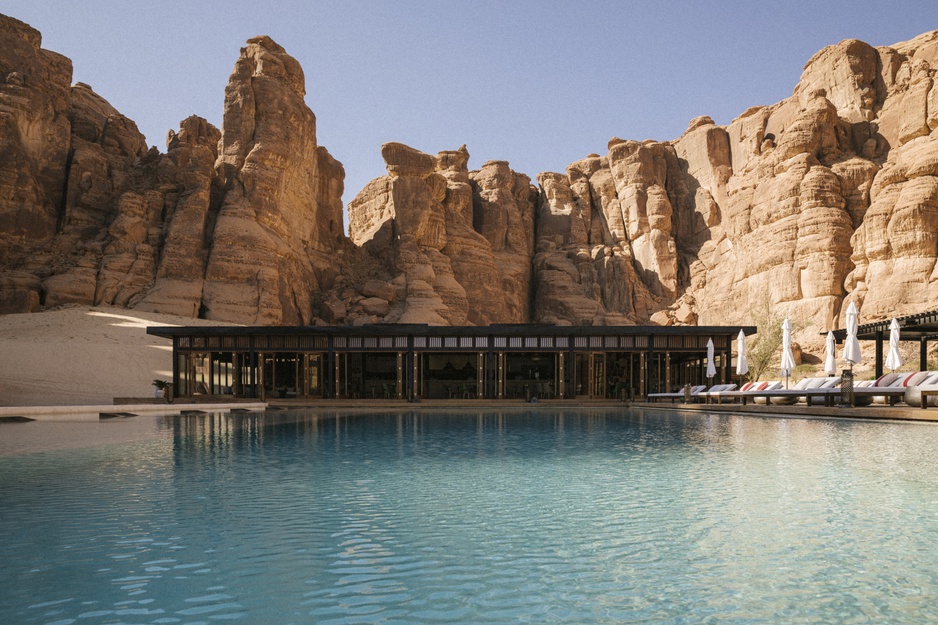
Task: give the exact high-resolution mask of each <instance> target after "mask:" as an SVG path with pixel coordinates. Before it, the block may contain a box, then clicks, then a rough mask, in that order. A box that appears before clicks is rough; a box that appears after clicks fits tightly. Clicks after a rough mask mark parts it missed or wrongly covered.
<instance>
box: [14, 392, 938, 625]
mask: <svg viewBox="0 0 938 625" xmlns="http://www.w3.org/2000/svg"><path fill="white" fill-rule="evenodd" d="M278 419H279V420H278ZM180 425H181V427H180V431H179V432H177V436H175V437H173V438H171V439H167V440H166V441H152V440H150V441H147V442H146V443H141V444H137V445H129V446H118V447H114V448H96V449H94V450H91V451H75V450H73V451H69V452H56V453H47V454H37V455H34V456H24V457H17V458H13V459H3V460H0V501H2V506H0V531H2V533H3V535H4V537H5V540H4V541H3V542H2V543H0V560H2V561H3V562H4V566H3V567H0V584H3V588H4V589H5V590H4V593H3V594H2V595H0V622H11V623H26V624H28V623H49V622H60V623H72V622H76V621H81V622H82V623H85V622H88V623H94V622H101V623H105V622H118V621H119V622H141V621H146V622H153V623H177V622H193V621H195V622H210V621H216V620H243V621H245V622H309V621H314V622H316V623H341V624H348V623H375V622H386V623H393V622H396V623H405V622H406V623H451V622H473V623H496V622H538V623H554V622H576V623H579V622H590V623H620V622H649V623H686V622H721V623H723V622H727V623H752V622H780V621H784V622H790V623H814V622H832V623H833V622H843V623H851V622H872V621H882V622H890V623H922V622H935V621H936V620H938V608H936V607H935V606H938V562H936V561H935V559H934V558H933V557H932V555H931V554H932V553H933V543H934V537H935V536H936V535H938V477H936V476H935V474H934V472H933V471H931V462H932V461H931V457H932V456H931V453H932V452H931V450H932V449H934V447H935V446H936V444H938V428H920V427H907V426H903V425H901V424H839V423H838V424H832V423H829V422H817V421H813V422H812V421H804V422H779V421H773V420H763V419H747V418H741V417H740V418H737V417H725V416H708V415H697V416H690V417H663V416H661V415H657V416H655V415H651V414H648V415H645V414H636V415H633V416H631V417H624V416H622V415H620V414H618V413H616V412H612V411H580V412H574V413H570V414H567V415H564V414H562V413H557V412H552V411H549V410H544V411H537V412H522V411H517V412H510V411H503V412H495V413H479V414H472V413H462V414H459V415H456V414H453V415H447V414H441V415H436V416H434V417H433V418H429V417H427V416H426V415H424V414H422V413H399V414H398V413H394V414H383V415H376V416H374V417H363V416H355V417H351V416H348V415H344V416H343V415H338V416H336V417H335V418H334V419H333V418H329V419H324V418H321V417H311V416H309V415H306V416H304V415H293V416H290V415H289V414H284V415H282V416H280V417H276V418H274V417H254V416H243V417H237V416H228V417H220V416H219V417H206V418H204V419H203V420H202V421H197V420H196V421H186V422H185V423H184V424H183V423H181V424H180ZM209 426H210V427H209Z"/></svg>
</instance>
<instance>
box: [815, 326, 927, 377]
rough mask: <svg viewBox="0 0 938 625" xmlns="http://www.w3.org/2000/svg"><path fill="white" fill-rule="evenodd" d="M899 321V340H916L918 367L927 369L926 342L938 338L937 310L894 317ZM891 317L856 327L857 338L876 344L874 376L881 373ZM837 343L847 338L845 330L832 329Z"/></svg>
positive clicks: (923, 369) (921, 369) (922, 369)
mask: <svg viewBox="0 0 938 625" xmlns="http://www.w3.org/2000/svg"><path fill="white" fill-rule="evenodd" d="M896 321H898V322H899V340H901V341H918V343H919V352H918V354H919V355H918V360H919V362H918V368H919V370H920V371H927V370H928V342H929V341H934V340H936V339H938V310H932V311H929V312H923V313H916V314H914V315H906V316H904V317H896ZM890 323H892V319H885V320H883V321H874V322H872V323H864V324H863V325H860V326H858V327H857V338H858V339H860V340H861V341H874V342H875V344H876V377H879V376H881V375H883V341H887V342H888V341H889V324H890ZM825 334H826V333H825ZM834 338H835V339H836V340H837V343H843V342H844V340H845V339H846V338H847V330H846V329H845V328H844V329H840V330H834Z"/></svg>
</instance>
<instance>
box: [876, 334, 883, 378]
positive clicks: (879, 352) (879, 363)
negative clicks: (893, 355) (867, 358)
mask: <svg viewBox="0 0 938 625" xmlns="http://www.w3.org/2000/svg"><path fill="white" fill-rule="evenodd" d="M881 375H883V331H882V330H877V331H876V377H877V379H878V378H879V377H880V376H881Z"/></svg>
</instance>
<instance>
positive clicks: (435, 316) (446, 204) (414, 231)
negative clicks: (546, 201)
mask: <svg viewBox="0 0 938 625" xmlns="http://www.w3.org/2000/svg"><path fill="white" fill-rule="evenodd" d="M381 155H382V156H383V157H384V160H385V163H386V164H387V170H388V175H387V176H385V177H383V178H378V179H376V180H373V181H372V182H371V183H369V184H368V185H367V186H366V187H365V189H364V190H363V191H362V192H361V193H359V194H358V196H356V197H355V199H354V200H352V202H351V203H350V204H349V208H348V210H349V236H350V237H351V239H352V242H353V243H355V244H356V245H362V246H364V248H365V249H366V250H367V251H369V252H370V253H372V254H373V255H375V256H378V257H381V258H385V259H386V260H387V262H388V264H389V266H390V267H391V268H392V272H393V273H396V274H397V276H396V278H395V283H396V284H397V285H399V286H400V288H401V289H402V290H403V292H404V295H403V297H402V298H400V299H399V300H397V301H395V302H394V305H393V306H390V307H389V314H388V315H387V316H386V317H385V318H384V321H392V322H397V323H430V324H450V325H465V324H467V323H469V324H488V323H496V322H500V323H509V322H513V323H518V322H524V321H526V320H527V319H528V318H529V302H530V285H531V269H530V258H531V247H532V245H531V242H530V236H531V234H533V212H534V198H535V196H536V192H535V190H534V189H533V187H531V185H530V181H529V179H528V178H527V177H526V176H523V175H520V174H516V173H515V172H513V171H511V169H509V168H508V164H507V163H504V162H501V161H490V162H487V163H485V164H484V165H483V167H482V169H481V170H480V171H475V172H471V173H470V172H469V170H468V162H469V152H468V151H467V150H466V147H465V146H463V147H461V148H460V149H459V150H454V151H447V152H441V153H440V154H439V155H437V156H436V157H435V158H434V157H433V156H430V155H429V154H425V153H423V152H420V151H419V150H416V149H414V148H411V147H408V146H405V145H402V144H399V143H386V144H385V145H383V146H382V147H381Z"/></svg>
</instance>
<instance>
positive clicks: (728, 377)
mask: <svg viewBox="0 0 938 625" xmlns="http://www.w3.org/2000/svg"><path fill="white" fill-rule="evenodd" d="M732 381H733V337H731V336H728V337H726V345H725V347H724V350H723V380H722V382H723V384H728V383H729V382H732Z"/></svg>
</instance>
